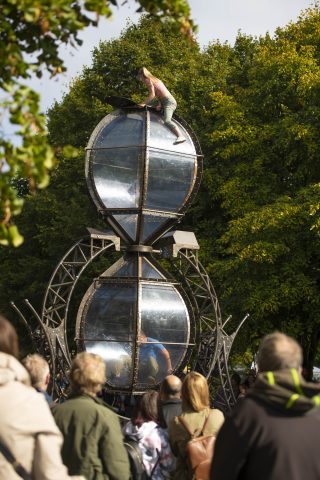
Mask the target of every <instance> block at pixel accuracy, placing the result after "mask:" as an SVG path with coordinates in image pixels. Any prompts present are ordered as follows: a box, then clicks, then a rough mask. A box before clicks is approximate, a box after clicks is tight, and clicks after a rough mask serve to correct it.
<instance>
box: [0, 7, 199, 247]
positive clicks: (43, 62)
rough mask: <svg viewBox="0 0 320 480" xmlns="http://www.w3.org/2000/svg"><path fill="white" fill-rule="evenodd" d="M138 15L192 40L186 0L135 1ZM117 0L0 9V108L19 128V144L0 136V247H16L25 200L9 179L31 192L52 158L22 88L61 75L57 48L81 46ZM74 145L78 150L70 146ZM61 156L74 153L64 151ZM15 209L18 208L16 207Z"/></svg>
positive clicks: (33, 100)
mask: <svg viewBox="0 0 320 480" xmlns="http://www.w3.org/2000/svg"><path fill="white" fill-rule="evenodd" d="M137 3H138V4H139V5H140V8H139V10H140V9H141V11H144V12H147V13H149V15H150V16H152V17H154V18H157V19H160V20H165V21H171V22H172V23H173V24H174V25H175V27H176V30H177V31H179V30H180V32H182V33H183V34H184V35H186V36H187V37H192V29H193V28H194V24H193V21H192V19H191V18H190V8H189V5H188V3H187V1H186V0H159V1H152V2H150V1H144V0H141V1H140V0H139V1H137ZM112 6H113V7H115V6H118V2H117V0H87V1H85V2H81V1H78V0H77V1H74V2H69V1H67V0H41V1H39V0H19V1H16V0H4V1H2V2H1V10H0V109H1V112H2V114H3V113H7V115H8V117H9V121H10V122H11V123H12V124H13V125H16V126H17V127H18V132H17V135H18V137H20V139H21V145H19V146H16V143H17V142H15V143H13V142H12V141H11V140H8V138H9V137H8V136H7V135H2V136H0V174H1V178H0V243H1V244H2V245H8V244H11V245H13V246H19V245H20V244H21V242H22V236H21V235H20V234H19V232H18V230H17V228H16V226H14V224H13V217H14V216H15V215H17V214H18V213H20V211H21V208H22V203H23V201H22V200H21V199H19V198H18V192H17V191H16V189H15V185H14V182H13V181H12V180H13V179H19V178H26V179H27V180H28V184H29V192H30V193H35V191H36V189H37V188H40V189H43V188H45V187H46V186H47V185H48V184H49V179H50V177H49V172H50V170H52V169H53V167H54V166H55V164H56V158H55V155H54V152H53V150H52V148H51V147H50V146H49V144H48V141H47V132H46V128H45V117H44V115H43V114H41V112H40V105H39V98H38V95H37V93H36V92H34V91H32V90H31V89H30V88H27V87H26V86H24V85H23V84H22V83H21V80H22V79H26V78H28V77H30V75H31V74H35V75H37V76H38V77H41V76H42V73H43V71H44V69H45V70H47V71H49V72H50V73H51V75H52V76H55V75H58V74H60V73H62V72H63V71H65V69H66V66H65V65H64V62H63V60H62V58H61V56H60V53H59V47H60V46H61V44H66V45H69V46H76V45H80V44H81V43H82V42H81V40H80V39H79V33H80V31H81V30H83V29H84V28H85V27H87V26H89V25H94V26H95V25H97V24H98V21H99V18H100V16H104V17H110V16H111V15H112V13H113V12H112ZM74 146H77V145H73V147H74ZM63 153H64V155H69V156H71V157H74V156H75V155H77V152H76V151H74V150H72V147H69V149H64V152H63ZM17 205H19V207H18V206H17Z"/></svg>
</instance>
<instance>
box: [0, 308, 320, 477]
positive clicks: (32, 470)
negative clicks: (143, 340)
mask: <svg viewBox="0 0 320 480" xmlns="http://www.w3.org/2000/svg"><path fill="white" fill-rule="evenodd" d="M301 365H302V351H301V348H300V346H299V345H298V343H297V342H296V341H295V340H294V339H292V338H291V337H288V336H286V335H284V334H281V333H274V334H271V335H268V336H266V337H265V338H264V339H263V341H262V343H261V346H260V350H259V353H258V368H259V373H258V376H257V379H255V376H254V375H253V374H252V372H250V374H249V375H248V376H247V377H246V378H245V379H243V380H242V381H241V379H240V377H239V376H237V375H234V376H233V378H232V381H233V383H234V386H235V387H234V392H235V394H236V396H237V397H238V402H237V404H236V406H235V407H234V408H233V409H232V410H231V412H228V413H227V414H226V415H224V413H222V411H221V409H219V408H211V405H210V395H209V387H208V383H207V380H206V379H205V378H204V377H203V376H202V375H201V374H200V373H197V372H190V373H188V374H187V375H186V377H185V378H184V380H183V382H181V380H180V379H179V378H177V377H176V376H174V375H168V376H167V377H166V378H165V379H164V381H163V382H162V384H161V386H160V391H159V392H157V391H155V390H149V391H147V392H145V393H144V394H143V395H141V396H140V398H139V400H138V401H137V402H136V404H135V405H134V408H133V411H132V415H131V419H130V420H129V419H128V421H126V422H123V423H122V425H120V422H119V417H118V415H117V414H116V413H115V412H114V411H113V410H112V408H110V407H109V406H108V405H107V404H106V403H105V402H104V401H103V399H102V398H99V397H98V396H97V394H98V392H100V391H101V389H102V387H103V385H104V384H105V381H106V365H105V362H104V361H103V360H102V358H101V357H99V356H98V355H95V354H93V353H86V352H83V353H80V354H78V355H76V356H75V358H74V360H73V362H72V366H71V370H70V374H69V375H70V386H71V388H70V394H69V397H68V399H67V400H66V401H65V402H63V403H61V404H55V403H54V402H53V400H52V398H51V397H50V395H48V393H47V387H48V384H49V382H50V371H49V366H48V364H47V362H46V361H45V359H43V358H42V357H41V356H40V355H37V354H34V355H30V356H28V357H26V358H25V359H24V360H23V361H22V362H20V357H19V346H18V338H17V334H16V331H15V329H14V328H13V326H12V325H11V324H10V322H8V321H7V320H6V319H5V318H4V317H2V316H0V412H1V415H0V479H6V480H18V479H19V478H24V479H25V480H31V479H33V480H64V479H68V478H75V479H87V480H102V479H104V480H108V479H111V480H129V479H131V478H133V479H134V477H133V470H132V458H131V457H130V454H129V450H128V447H127V445H128V444H130V442H131V446H132V442H133V443H134V444H135V445H136V446H137V448H138V450H139V452H140V455H141V457H139V458H140V461H141V465H142V467H143V471H144V476H140V477H139V478H141V479H142V478H143V479H148V478H152V479H154V480H162V479H173V480H178V479H179V480H184V479H186V480H188V479H193V478H194V479H197V478H198V479H200V478H201V480H209V479H210V478H211V479H212V480H237V479H239V480H240V479H241V480H251V479H257V478H259V479H260V480H267V479H268V480H269V479H272V480H280V479H281V480H282V479H283V478H288V479H292V480H300V479H304V478H307V479H308V480H316V479H319V478H320V459H319V455H318V443H319V438H320V433H319V432H320V430H319V425H320V408H319V407H320V396H319V393H320V387H319V385H317V384H311V383H307V382H305V381H304V380H303V378H302V376H301ZM218 394H221V392H218ZM194 439H197V440H198V441H200V442H203V443H201V446H202V447H203V446H204V445H209V444H210V445H211V447H210V448H212V450H210V449H208V451H207V453H206V455H207V456H208V458H206V461H205V462H203V463H202V465H204V467H203V469H202V470H201V474H199V472H200V470H196V467H195V466H194V463H193V460H194V459H195V454H194V452H195V450H194V446H195V444H192V442H193V441H194ZM210 439H211V440H213V441H210ZM205 442H208V443H205ZM198 446H199V444H198ZM208 452H210V455H209V453H208ZM201 455H205V454H203V452H202V453H201ZM130 462H131V463H130Z"/></svg>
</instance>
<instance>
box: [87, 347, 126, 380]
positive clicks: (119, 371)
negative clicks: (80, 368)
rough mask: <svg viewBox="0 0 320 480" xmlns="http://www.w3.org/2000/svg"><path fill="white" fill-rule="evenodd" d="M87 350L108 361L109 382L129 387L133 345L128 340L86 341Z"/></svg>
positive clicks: (107, 374)
mask: <svg viewBox="0 0 320 480" xmlns="http://www.w3.org/2000/svg"><path fill="white" fill-rule="evenodd" d="M85 347H86V350H87V351H88V352H90V353H95V354H97V355H100V357H102V358H103V359H104V361H105V362H106V376H107V382H108V383H109V385H111V386H113V387H123V388H128V387H130V385H131V383H132V346H131V344H129V343H126V342H121V343H117V342H85Z"/></svg>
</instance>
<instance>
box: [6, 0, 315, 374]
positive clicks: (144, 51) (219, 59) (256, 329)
mask: <svg viewBox="0 0 320 480" xmlns="http://www.w3.org/2000/svg"><path fill="white" fill-rule="evenodd" d="M319 31H320V13H319V8H318V7H317V6H316V7H315V8H313V9H311V10H308V11H307V12H306V13H304V14H303V15H302V16H301V18H299V20H298V22H297V23H295V24H290V25H289V26H288V27H286V28H284V29H278V30H277V33H276V35H275V37H274V38H270V36H269V35H267V36H265V37H263V38H259V39H256V38H252V37H248V36H245V35H239V36H238V38H237V41H236V43H235V45H234V47H231V46H230V45H227V44H225V45H221V44H220V43H219V42H216V43H212V44H210V45H209V46H208V47H207V48H206V50H204V51H200V49H199V46H198V44H197V43H196V42H190V41H188V39H187V38H186V37H182V36H180V35H177V33H176V29H175V28H174V27H173V25H170V24H168V23H165V24H162V23H161V22H155V21H153V20H151V19H149V18H143V19H142V20H141V22H140V24H139V25H136V26H134V25H128V27H127V28H126V30H125V31H124V32H123V33H122V35H121V36H120V38H118V39H116V40H112V41H110V42H104V43H101V44H100V45H99V47H98V48H96V49H95V51H94V53H93V63H92V67H90V68H85V69H84V70H83V72H82V74H81V75H80V76H79V77H78V78H77V79H75V80H74V82H73V84H72V85H71V88H70V92H69V93H68V95H66V96H65V97H64V98H63V100H62V101H61V102H60V103H56V104H55V105H54V106H53V108H52V109H51V110H50V112H49V119H48V128H49V132H50V134H49V140H50V143H51V145H52V147H53V148H54V149H56V150H57V151H58V152H59V156H60V157H61V158H62V160H61V162H60V164H59V166H58V167H57V168H55V170H54V172H53V178H52V183H51V185H50V186H49V187H48V189H47V190H45V191H42V192H40V193H39V194H38V195H37V196H36V197H33V196H32V195H28V196H27V198H26V205H25V209H24V212H23V214H21V215H20V218H19V222H18V226H19V229H20V230H21V232H23V235H24V236H25V238H27V240H28V241H27V242H25V244H24V245H23V246H22V247H21V248H20V249H19V250H18V252H19V254H18V255H16V256H14V255H13V253H12V252H13V249H12V248H9V249H7V252H6V253H8V255H7V256H3V255H2V254H1V252H0V261H1V264H2V265H3V267H4V271H5V272H6V274H5V275H4V276H3V277H2V279H1V280H0V282H1V284H0V303H1V305H3V306H5V305H7V302H8V300H9V299H11V298H13V299H15V298H17V297H19V298H21V297H22V298H23V297H24V296H27V297H29V298H30V299H32V300H33V302H34V303H35V304H36V305H38V304H39V303H40V299H41V296H42V294H43V291H44V288H45V282H46V281H47V280H48V278H49V275H50V273H51V271H52V269H53V266H54V265H55V264H56V263H57V260H58V258H60V257H61V256H62V255H63V254H64V251H65V249H66V247H67V245H69V244H71V243H72V242H73V241H74V240H75V239H76V238H77V236H78V235H79V236H80V235H82V234H83V233H84V229H85V227H86V226H92V227H97V226H98V218H97V213H96V210H95V208H94V207H93V206H92V205H91V202H90V200H89V198H88V194H87V191H86V185H85V179H84V174H83V158H82V155H81V152H83V148H84V147H85V145H86V143H87V141H88V139H89V136H90V134H91V132H92V130H93V129H94V127H95V126H96V124H97V123H98V122H99V120H100V119H101V118H102V117H103V116H104V115H106V114H107V113H108V112H109V111H110V110H111V107H109V106H108V105H106V103H105V101H104V100H105V97H106V96H109V95H120V96H126V97H131V98H133V99H135V100H136V101H140V100H142V99H143V98H144V97H145V95H146V91H145V88H144V86H143V85H142V84H141V83H139V82H137V81H136V78H135V77H136V72H137V69H138V68H139V67H141V65H146V66H147V67H148V68H149V69H150V70H151V71H152V72H153V73H154V74H155V75H157V76H159V77H160V78H161V79H162V80H163V81H164V82H165V83H166V85H167V86H168V88H169V89H170V91H171V92H172V93H173V94H174V96H175V97H176V98H177V101H178V113H180V114H181V115H182V116H183V117H184V118H186V120H187V121H188V122H189V123H190V124H191V125H192V127H193V128H194V130H195V131H196V133H197V134H198V136H199V139H200V143H201V145H202V148H203V152H204V165H205V169H204V175H203V182H202V188H201V191H200V193H199V195H198V198H197V201H196V203H195V204H194V205H193V207H192V209H191V210H190V211H189V212H188V215H187V216H186V218H185V219H184V220H183V223H182V225H181V227H179V228H182V229H183V228H185V229H192V230H195V232H196V235H197V238H198V239H199V242H200V244H201V250H200V256H201V261H202V263H203V264H204V265H205V267H206V268H207V269H208V271H209V272H210V274H211V277H212V279H213V282H214V284H215V286H216V289H217V292H218V295H219V298H220V302H221V304H222V305H221V306H222V312H223V314H224V317H226V316H227V315H229V314H233V318H234V319H235V320H232V321H231V322H230V327H231V330H232V329H234V328H236V325H237V323H238V321H239V319H240V318H242V316H243V315H244V314H245V313H247V312H249V313H250V318H249V320H248V321H247V325H246V326H244V327H243V329H242V330H241V332H240V335H239V336H238V339H237V342H236V348H235V356H234V361H235V362H236V363H237V362H239V355H244V358H245V363H246V364H249V363H250V361H251V358H252V352H255V351H256V349H257V345H258V343H259V340H260V338H261V336H262V335H263V334H265V333H268V332H270V331H272V330H274V329H279V330H283V331H286V332H288V333H290V334H292V335H293V336H295V337H297V338H299V339H300V341H301V342H302V344H303V347H304V352H305V362H306V366H307V367H308V368H309V369H311V367H312V365H313V363H314V361H315V356H316V354H317V351H318V344H319V339H320V305H319V298H320V295H319V285H320V268H319V260H320V258H319V251H320V249H319V246H320V245H319V241H320V239H319V234H320V201H319V194H320V169H319V158H320V137H319V135H318V132H319V130H320V95H319V94H320V91H319V88H320V82H319V80H320V50H319ZM66 145H72V146H73V147H75V148H76V149H77V150H76V151H72V152H71V153H72V155H73V158H72V159H67V158H64V153H66V152H65V151H64V148H65V147H66ZM15 187H16V186H15ZM22 187H23V186H22ZM23 191H24V192H25V190H23ZM17 208H19V205H18V206H17ZM101 225H102V224H101ZM31 240H32V241H31ZM3 308H4V307H3Z"/></svg>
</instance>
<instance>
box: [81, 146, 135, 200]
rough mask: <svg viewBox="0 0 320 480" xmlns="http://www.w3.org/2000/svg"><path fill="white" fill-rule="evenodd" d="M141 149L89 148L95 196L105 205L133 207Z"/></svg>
mask: <svg viewBox="0 0 320 480" xmlns="http://www.w3.org/2000/svg"><path fill="white" fill-rule="evenodd" d="M142 160H143V154H142V150H141V149H140V148H132V147H131V148H119V149H111V150H109V149H106V150H103V149H102V150H92V151H91V154H90V161H91V168H92V175H93V178H94V183H95V186H96V190H97V192H98V195H99V197H100V199H101V201H102V203H103V204H104V206H105V207H106V208H135V207H137V206H138V205H139V199H140V188H141V187H140V171H141V170H142Z"/></svg>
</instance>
